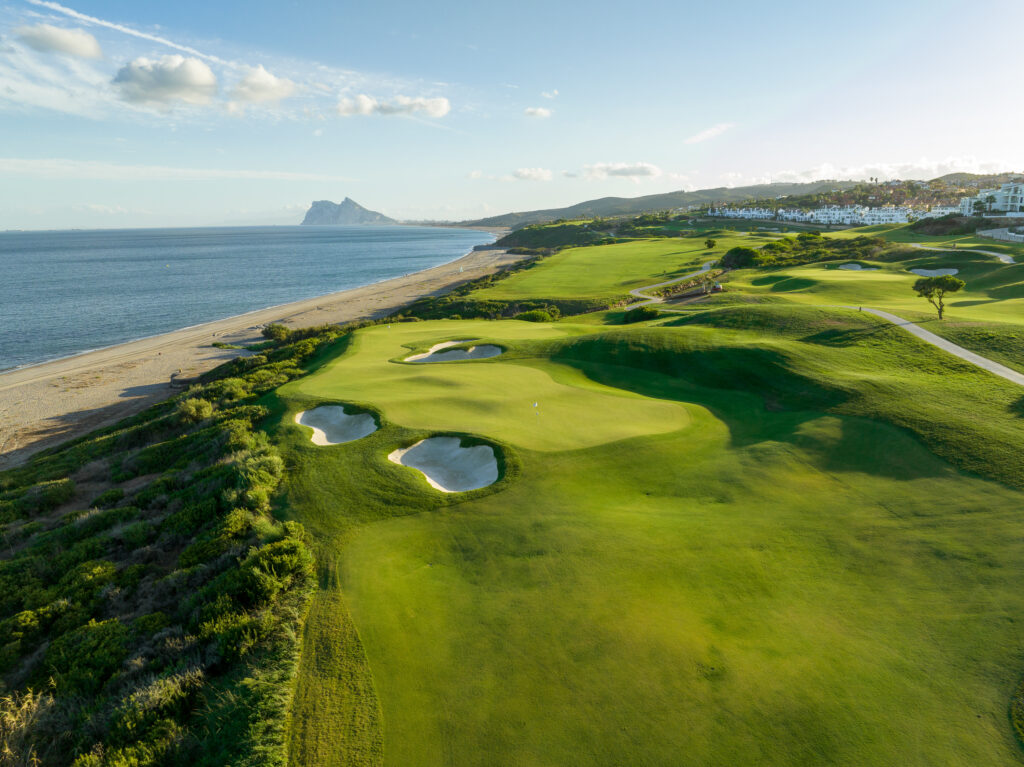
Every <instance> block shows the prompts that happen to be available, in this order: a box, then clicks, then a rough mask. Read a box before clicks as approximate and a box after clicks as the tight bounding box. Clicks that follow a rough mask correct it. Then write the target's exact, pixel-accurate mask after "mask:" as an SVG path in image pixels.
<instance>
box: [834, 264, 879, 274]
mask: <svg viewBox="0 0 1024 767" xmlns="http://www.w3.org/2000/svg"><path fill="white" fill-rule="evenodd" d="M839 268H840V269H850V270H852V271H855V272H877V271H878V267H877V266H861V265H860V264H840V265H839Z"/></svg>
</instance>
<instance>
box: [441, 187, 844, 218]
mask: <svg viewBox="0 0 1024 767" xmlns="http://www.w3.org/2000/svg"><path fill="white" fill-rule="evenodd" d="M857 183H858V182H856V181H811V182H809V183H803V184H787V183H777V184H757V185H755V186H737V187H731V188H730V187H718V188H716V189H699V190H697V191H696V192H666V193H665V194H649V195H646V196H644V197H602V198H600V199H598V200H588V201H587V202H581V203H577V204H576V205H570V206H569V207H568V208H552V209H549V210H531V211H526V212H524V213H505V214H504V215H501V216H491V217H490V218H481V219H480V220H478V221H462V222H460V223H461V225H462V226H508V227H511V228H513V229H517V228H519V227H521V226H526V225H527V224H537V223H541V222H544V221H554V220H555V219H559V218H577V217H580V216H625V215H631V214H637V213H648V212H651V211H656V210H673V209H675V208H685V207H686V206H687V205H706V204H707V203H710V202H743V201H745V200H753V199H758V198H764V197H780V196H782V195H798V194H816V193H818V192H829V191H831V190H833V189H840V190H841V189H850V188H852V187H854V186H856V184H857Z"/></svg>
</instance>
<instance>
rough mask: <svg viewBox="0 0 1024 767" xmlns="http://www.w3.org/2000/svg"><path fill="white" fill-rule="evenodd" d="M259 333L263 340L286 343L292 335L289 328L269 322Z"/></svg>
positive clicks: (278, 323)
mask: <svg viewBox="0 0 1024 767" xmlns="http://www.w3.org/2000/svg"><path fill="white" fill-rule="evenodd" d="M260 332H261V333H262V335H263V337H264V338H266V339H269V340H271V341H287V340H288V338H289V337H290V336H291V334H292V331H291V328H289V327H288V326H287V325H282V324H281V323H280V322H271V323H270V324H269V325H265V326H264V327H263V330H262V331H260Z"/></svg>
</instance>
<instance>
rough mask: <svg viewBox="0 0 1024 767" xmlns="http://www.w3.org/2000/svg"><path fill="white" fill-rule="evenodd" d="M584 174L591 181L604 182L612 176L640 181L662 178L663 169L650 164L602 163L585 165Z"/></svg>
mask: <svg viewBox="0 0 1024 767" xmlns="http://www.w3.org/2000/svg"><path fill="white" fill-rule="evenodd" d="M583 174H584V176H586V177H587V178H588V179H591V180H603V179H606V178H608V177H609V176H612V177H622V178H630V179H632V180H633V181H639V180H640V179H641V178H655V177H656V176H660V175H661V168H659V167H658V166H657V165H652V164H651V163H649V162H634V163H626V162H601V163H597V164H596V165H584V166H583Z"/></svg>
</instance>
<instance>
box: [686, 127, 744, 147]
mask: <svg viewBox="0 0 1024 767" xmlns="http://www.w3.org/2000/svg"><path fill="white" fill-rule="evenodd" d="M735 127H736V124H735V123H718V124H717V125H712V126H711V127H710V128H708V129H707V130H702V131H701V132H700V133H695V134H693V135H692V136H690V138H688V139H686V140H685V141H684V142H683V143H684V144H699V143H700V142H702V141H707V140H708V139H713V138H714V137H715V136H721V135H722V134H723V133H725V132H726V131H727V130H729V129H730V128H735Z"/></svg>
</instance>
